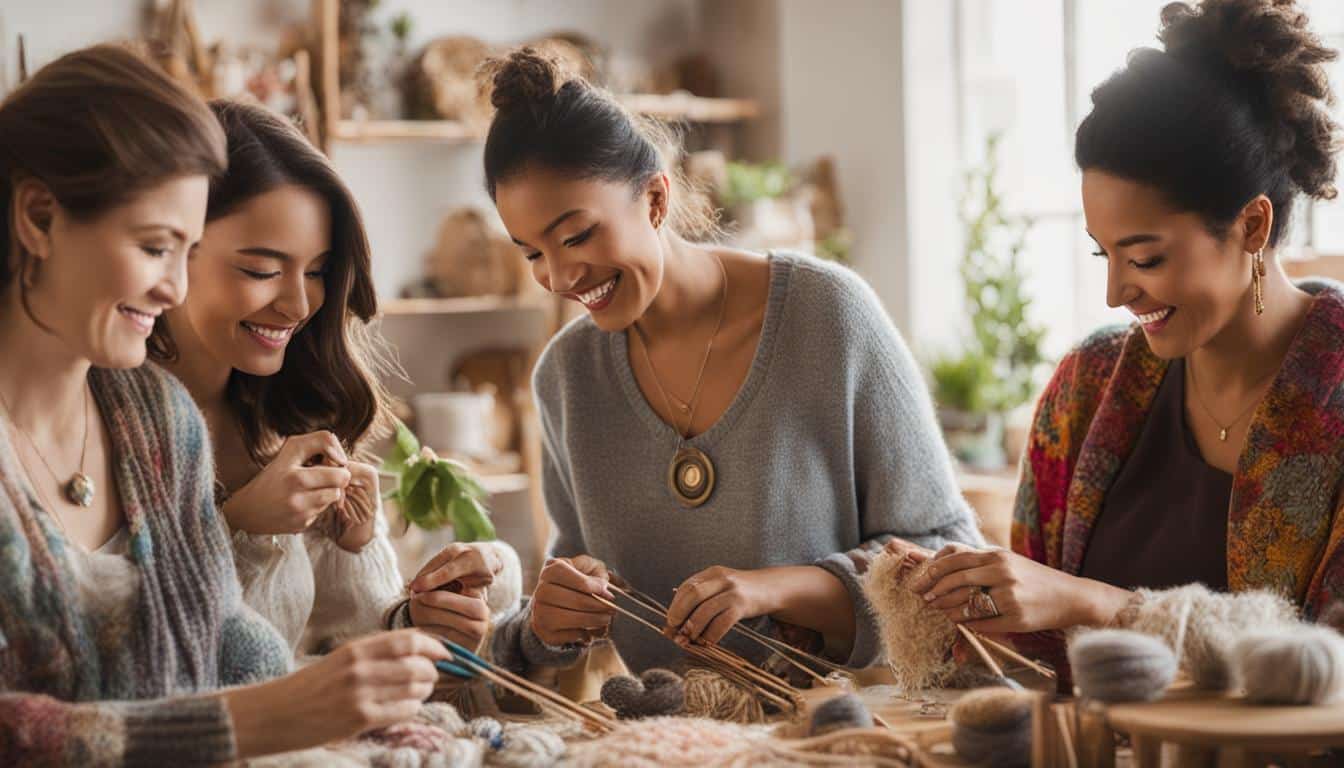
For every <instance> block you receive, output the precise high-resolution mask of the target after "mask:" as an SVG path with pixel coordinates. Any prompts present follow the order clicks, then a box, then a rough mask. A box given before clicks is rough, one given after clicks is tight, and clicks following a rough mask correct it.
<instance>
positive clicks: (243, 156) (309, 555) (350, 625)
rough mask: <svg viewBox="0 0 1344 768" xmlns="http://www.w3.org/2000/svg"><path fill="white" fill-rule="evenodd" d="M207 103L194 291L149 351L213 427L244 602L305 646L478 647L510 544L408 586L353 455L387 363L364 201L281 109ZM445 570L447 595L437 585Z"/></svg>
mask: <svg viewBox="0 0 1344 768" xmlns="http://www.w3.org/2000/svg"><path fill="white" fill-rule="evenodd" d="M211 108H212V109H213V111H214V113H215V115H216V116H217V117H218V119H219V122H220V123H221V125H223V127H224V135H225V139H226V141H227V142H228V156H229V167H228V170H227V171H226V172H224V173H223V174H220V175H218V176H216V177H215V178H214V179H212V181H211V186H210V199H209V205H208V207H207V209H206V216H205V218H206V226H205V232H204V235H203V236H202V239H201V245H200V247H199V248H198V249H197V253H196V255H195V257H194V258H193V259H192V262H191V265H190V267H189V271H190V276H191V283H192V290H191V292H190V293H189V294H188V295H187V297H186V300H185V301H184V302H183V303H182V305H181V306H180V307H177V308H175V309H173V310H171V311H169V312H167V313H165V315H164V318H163V320H162V322H160V323H159V324H158V326H157V327H156V329H155V332H154V335H153V336H152V337H151V339H150V356H151V357H152V358H154V359H155V360H158V361H160V362H161V363H162V364H163V366H164V367H165V368H167V369H168V370H170V371H172V372H173V373H174V374H176V375H177V376H178V378H180V379H181V380H182V382H183V383H184V384H186V387H187V390H188V391H189V392H190V393H191V395H192V398H193V399H194V400H195V401H196V404H197V405H198V406H200V408H201V411H202V412H203V413H204V414H205V420H206V423H207V424H208V425H209V427H210V435H211V444H212V446H213V448H214V457H215V466H216V471H217V473H218V478H217V487H218V492H217V495H216V500H217V501H218V502H219V505H220V512H221V513H222V514H223V516H224V519H225V520H226V521H227V522H228V524H229V527H230V528H231V529H232V531H233V545H234V558H235V560H236V563H237V567H238V576H239V580H240V581H241V582H242V585H243V599H244V601H245V602H247V604H248V605H250V606H252V607H253V608H254V609H256V610H257V611H258V612H259V613H261V615H262V616H264V617H265V618H267V619H268V620H270V621H271V623H272V624H274V625H275V626H276V628H277V629H279V630H280V633H281V634H282V635H284V636H285V639H286V640H288V641H289V643H290V646H291V647H292V648H294V649H295V651H296V652H298V653H300V654H304V653H318V652H323V651H324V650H326V649H329V648H331V647H332V646H333V645H334V644H335V643H337V642H339V641H340V640H342V639H344V638H348V637H352V636H356V635H359V634H364V633H367V632H371V631H374V630H377V629H379V628H381V627H384V626H393V625H395V626H410V625H414V626H417V627H421V628H424V629H426V630H429V631H432V632H434V633H436V634H440V635H444V636H446V637H449V638H451V639H453V640H455V641H457V642H459V643H462V644H463V645H466V646H468V647H472V648H478V647H479V646H480V645H481V643H482V640H483V638H484V636H485V633H486V630H487V628H488V625H489V620H490V617H491V614H492V613H496V614H498V613H502V612H504V611H506V610H508V609H510V607H511V606H513V605H514V604H516V603H517V600H518V595H519V592H520V591H521V589H522V576H521V572H520V570H519V566H518V558H517V555H516V554H514V552H513V550H512V549H511V548H510V547H509V546H508V545H507V544H504V543H502V542H491V543H488V544H482V545H480V546H461V545H457V546H453V547H451V548H449V549H448V550H445V551H444V552H443V553H440V555H439V556H438V557H436V558H434V559H433V560H431V565H430V566H427V567H426V569H425V570H424V572H422V573H421V574H420V575H419V576H418V577H417V579H416V580H415V581H413V582H412V584H411V587H412V590H413V591H412V593H411V595H410V596H409V597H405V598H403V597H402V591H403V588H402V580H401V577H400V575H399V573H398V570H397V561H396V556H395V554H394V553H393V551H392V547H391V544H390V542H389V541H388V537H387V523H386V521H385V519H384V517H383V515H382V510H381V505H380V495H379V493H378V473H377V470H376V469H375V468H374V467H373V466H372V465H371V464H369V463H366V462H365V461H363V460H362V459H365V458H371V457H367V456H362V455H361V453H362V452H363V451H364V450H365V449H366V448H367V446H368V444H369V443H370V442H371V441H372V440H373V439H374V438H376V437H378V436H379V435H381V434H386V433H387V431H388V429H387V426H388V422H389V421H390V419H391V411H390V402H389V397H388V394H387V392H386V391H385V389H384V388H383V385H382V382H381V381H380V376H385V375H388V374H390V373H391V372H392V371H393V366H392V365H391V364H390V363H389V362H388V358H387V355H386V353H385V350H384V345H383V343H382V341H381V339H379V338H378V337H377V336H376V335H375V334H374V333H373V332H372V331H371V329H370V328H369V323H370V321H372V320H373V318H374V315H375V314H376V313H377V299H376V297H375V295H374V288H373V276H372V274H371V272H370V265H369V259H370V255H369V243H368V238H367V237H366V235H365V233H364V225H363V221H362V219H361V217H360V213H359V208H358V206H357V205H356V204H355V201H354V198H353V197H352V196H351V194H350V191H349V190H348V189H347V188H346V186H345V184H344V182H342V181H341V179H340V177H339V176H338V175H337V174H336V171H335V169H334V168H333V167H332V166H331V163H330V162H329V161H328V160H327V158H326V157H325V156H323V155H322V153H320V152H318V151H317V150H316V149H315V148H314V147H313V146H312V145H311V144H309V143H308V141H307V139H305V138H304V137H303V135H302V134H301V133H300V132H299V131H298V130H297V129H296V128H295V127H294V126H293V125H292V124H290V123H289V122H288V121H287V120H285V119H284V118H283V117H281V116H279V115H276V114H274V113H272V112H270V111H268V110H266V109H264V108H262V107H260V106H253V105H247V104H241V103H234V102H227V101H218V102H214V103H213V104H212V105H211ZM506 566H507V567H506ZM453 581H457V582H459V584H461V589H460V591H451V590H442V589H436V588H437V587H440V586H443V585H446V584H449V583H451V582H453Z"/></svg>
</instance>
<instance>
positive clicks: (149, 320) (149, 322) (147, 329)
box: [117, 304, 159, 336]
mask: <svg viewBox="0 0 1344 768" xmlns="http://www.w3.org/2000/svg"><path fill="white" fill-rule="evenodd" d="M117 311H118V312H120V313H121V316H122V317H124V318H126V319H127V320H130V321H131V324H132V325H134V326H135V328H136V330H138V331H140V332H141V333H143V334H145V335H146V336H148V335H149V334H150V333H152V332H153V331H154V321H155V320H157V319H158V317H159V314H158V313H157V312H145V311H143V310H139V309H133V308H131V307H128V306H126V305H124V304H122V305H120V306H118V307H117Z"/></svg>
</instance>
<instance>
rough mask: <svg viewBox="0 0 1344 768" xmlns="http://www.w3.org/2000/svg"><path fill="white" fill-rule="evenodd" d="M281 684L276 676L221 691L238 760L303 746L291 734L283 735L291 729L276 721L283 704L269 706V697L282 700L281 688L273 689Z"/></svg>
mask: <svg viewBox="0 0 1344 768" xmlns="http://www.w3.org/2000/svg"><path fill="white" fill-rule="evenodd" d="M282 685H284V683H283V682H282V681H279V680H277V681H273V682H270V683H261V684H259V685H249V686H245V687H242V688H234V689H231V690H228V691H225V692H224V693H223V694H222V698H223V699H224V706H225V708H226V709H227V710H228V712H229V719H230V720H231V721H232V722H233V742H234V745H235V747H236V748H237V750H238V758H239V759H240V760H245V759H247V758H251V757H259V756H261V755H270V754H275V753H277V752H286V751H289V750H291V749H296V748H299V747H301V746H306V745H303V744H296V743H294V740H293V738H292V737H288V736H287V734H291V733H293V732H295V729H292V728H287V727H285V726H284V724H283V723H282V722H278V721H279V720H282V719H283V717H284V709H285V708H284V707H274V706H271V702H272V701H279V700H283V695H282V692H280V691H276V690H275V689H276V688H277V687H278V686H282Z"/></svg>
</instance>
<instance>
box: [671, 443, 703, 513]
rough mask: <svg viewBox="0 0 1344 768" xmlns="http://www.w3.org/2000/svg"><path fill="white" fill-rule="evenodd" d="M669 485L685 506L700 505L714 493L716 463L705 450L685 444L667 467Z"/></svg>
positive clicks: (673, 493)
mask: <svg viewBox="0 0 1344 768" xmlns="http://www.w3.org/2000/svg"><path fill="white" fill-rule="evenodd" d="M667 487H668V490H670V491H672V495H673V496H675V497H677V501H678V502H680V503H681V505H682V506H683V507H688V508H692V507H698V506H700V505H701V504H704V503H705V502H706V501H709V497H710V495H711V494H713V493H714V463H713V462H712V461H710V460H709V457H708V456H706V455H705V453H704V451H701V450H699V449H698V448H691V447H689V446H684V447H682V448H681V449H680V450H678V451H677V455H676V456H673V457H672V463H671V464H670V465H669V466H668V468H667Z"/></svg>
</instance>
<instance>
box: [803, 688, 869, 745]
mask: <svg viewBox="0 0 1344 768" xmlns="http://www.w3.org/2000/svg"><path fill="white" fill-rule="evenodd" d="M872 727H873V714H872V713H871V712H869V711H868V706H867V705H866V704H864V703H863V699H860V698H859V697H858V696H855V695H854V694H852V693H846V694H844V695H843V696H836V697H835V698H833V699H827V700H826V701H823V702H822V703H821V704H820V705H818V706H817V708H816V709H815V710H813V711H812V725H811V727H810V728H809V729H808V735H809V736H821V735H823V734H827V733H830V732H831V731H840V730H844V729H845V728H872Z"/></svg>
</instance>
